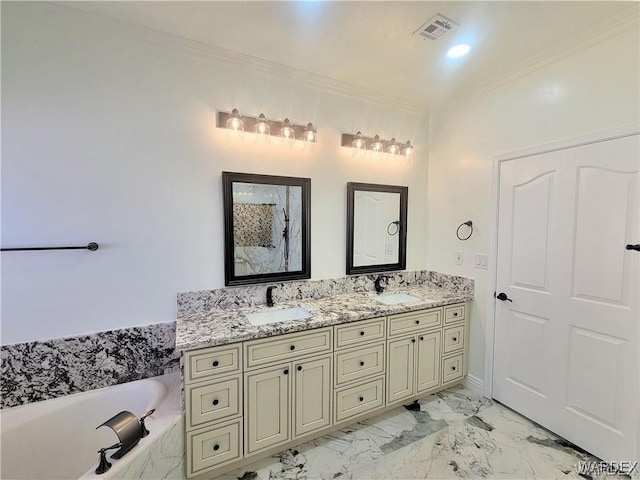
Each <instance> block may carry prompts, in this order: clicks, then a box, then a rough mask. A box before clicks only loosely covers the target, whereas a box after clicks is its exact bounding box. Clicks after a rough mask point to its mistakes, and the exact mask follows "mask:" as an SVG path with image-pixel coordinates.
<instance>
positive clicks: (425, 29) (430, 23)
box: [413, 14, 459, 40]
mask: <svg viewBox="0 0 640 480" xmlns="http://www.w3.org/2000/svg"><path fill="white" fill-rule="evenodd" d="M458 26H459V25H458V24H457V23H456V22H454V21H452V20H449V19H448V18H447V17H445V16H444V15H440V14H437V15H435V16H433V17H431V18H430V19H429V20H427V22H426V23H424V24H423V25H422V26H421V27H420V28H418V29H417V30H416V31H415V32H413V34H414V35H420V36H421V37H424V38H428V39H429V40H438V39H439V38H440V37H442V36H443V35H444V34H445V33H448V32H451V31H452V30H455V29H456V28H458Z"/></svg>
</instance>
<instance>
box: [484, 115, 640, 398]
mask: <svg viewBox="0 0 640 480" xmlns="http://www.w3.org/2000/svg"><path fill="white" fill-rule="evenodd" d="M638 134H640V125H633V126H627V127H620V128H614V129H611V130H605V131H600V132H596V133H590V134H587V135H580V136H576V137H570V138H566V139H563V140H557V141H554V142H550V143H545V144H541V145H536V146H534V147H528V148H525V149H520V150H516V151H512V152H509V153H504V154H501V155H496V156H494V157H493V166H492V174H491V176H492V185H491V211H490V217H489V219H490V222H491V223H490V230H491V234H490V238H489V258H490V259H492V260H491V261H490V262H489V271H488V277H487V285H488V286H489V290H493V291H494V292H496V291H497V290H496V289H497V285H496V282H497V264H498V227H499V225H498V214H499V211H498V204H499V199H500V167H501V165H502V162H507V161H510V160H518V159H520V158H524V157H530V156H532V155H540V154H543V153H550V152H555V151H558V150H564V149H566V148H572V147H579V146H582V145H589V144H592V143H600V142H606V141H608V140H614V139H616V138H623V137H630V136H633V135H638ZM486 298H487V309H486V312H485V314H486V316H485V318H486V328H485V351H484V384H483V387H484V396H485V397H487V398H493V360H494V349H495V320H496V317H495V315H496V302H495V299H494V298H493V293H491V291H488V292H486Z"/></svg>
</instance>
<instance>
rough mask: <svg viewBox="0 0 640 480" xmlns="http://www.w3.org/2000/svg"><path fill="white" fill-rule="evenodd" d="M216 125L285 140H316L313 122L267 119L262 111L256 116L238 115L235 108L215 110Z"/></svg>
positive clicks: (311, 141)
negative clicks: (300, 122)
mask: <svg viewBox="0 0 640 480" xmlns="http://www.w3.org/2000/svg"><path fill="white" fill-rule="evenodd" d="M217 120H218V122H217V127H218V128H224V129H227V130H230V131H240V132H242V131H244V132H251V133H254V134H256V135H257V136H256V137H254V138H258V136H260V137H271V136H275V137H278V136H279V137H282V138H284V139H287V140H302V141H305V142H308V143H316V142H317V141H318V133H317V130H316V128H315V127H314V126H313V123H307V124H306V126H305V125H297V124H293V123H291V121H290V120H289V119H288V118H285V119H284V121H282V122H280V121H279V120H267V117H265V115H264V113H261V114H260V115H259V116H258V117H257V118H256V117H249V116H246V115H240V113H239V112H238V109H237V108H234V109H233V110H231V113H229V112H222V111H218V112H217Z"/></svg>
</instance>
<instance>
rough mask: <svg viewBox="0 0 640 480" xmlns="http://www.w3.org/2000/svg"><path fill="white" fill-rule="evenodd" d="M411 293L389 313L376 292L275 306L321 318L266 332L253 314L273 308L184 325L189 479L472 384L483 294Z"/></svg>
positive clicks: (197, 318) (188, 319)
mask: <svg viewBox="0 0 640 480" xmlns="http://www.w3.org/2000/svg"><path fill="white" fill-rule="evenodd" d="M410 293H411V295H409V297H411V298H412V299H413V300H410V301H405V302H399V303H395V304H394V303H391V304H388V305H387V304H385V303H382V302H381V301H380V299H379V298H377V297H376V295H375V294H371V293H357V294H350V295H338V296H334V297H329V298H324V299H315V300H308V301H302V302H289V303H287V304H286V305H279V306H277V307H275V309H276V310H277V309H278V308H280V309H282V308H283V307H295V308H303V309H305V310H306V311H308V312H309V313H310V314H311V317H310V318H304V319H299V320H291V321H285V322H278V323H270V324H266V325H262V326H259V327H255V326H253V325H251V324H250V323H249V321H248V319H247V315H249V316H250V315H251V314H252V313H255V312H261V311H266V310H268V308H267V307H253V308H251V307H246V308H239V309H238V308H236V309H233V310H219V311H217V312H216V311H214V312H209V313H207V314H206V315H204V314H201V315H191V316H185V317H184V318H183V319H179V320H178V346H179V348H181V349H182V350H183V352H184V357H183V360H184V363H183V367H184V370H183V375H184V377H183V378H184V400H185V418H186V421H185V430H186V437H185V438H186V469H187V472H186V473H187V477H189V478H192V477H199V478H211V477H213V476H215V475H217V474H219V473H222V472H224V471H227V470H230V469H233V468H237V467H238V466H239V465H240V464H241V463H242V462H250V461H254V460H256V459H258V458H261V457H264V456H268V455H270V454H273V453H277V452H279V451H282V450H284V449H286V448H291V447H293V446H295V445H298V444H301V443H303V442H305V441H308V440H311V439H313V438H316V437H319V436H322V435H325V434H327V433H328V432H330V431H332V430H336V429H339V428H342V427H344V426H346V425H348V424H350V423H353V422H356V421H358V420H361V419H363V418H365V417H368V416H372V415H376V414H379V413H380V412H382V411H384V410H386V409H390V408H394V407H397V406H398V405H404V404H409V403H411V402H413V401H414V400H417V399H419V398H421V397H423V396H426V395H429V394H432V393H434V392H437V391H439V390H442V389H445V388H448V387H450V386H452V385H454V384H456V383H458V382H460V381H461V380H462V379H463V378H464V376H465V375H466V373H467V358H468V354H467V334H468V322H469V318H468V309H469V303H468V301H469V300H470V299H471V296H470V295H468V294H462V293H453V292H450V291H447V290H444V289H434V288H427V287H413V288H412V289H411V291H410ZM401 295H407V294H404V293H403V294H401ZM387 298H391V299H393V298H399V299H402V298H403V297H402V296H399V297H394V296H393V295H391V296H390V297H387ZM391 301H392V302H393V300H391Z"/></svg>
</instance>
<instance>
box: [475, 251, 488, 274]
mask: <svg viewBox="0 0 640 480" xmlns="http://www.w3.org/2000/svg"><path fill="white" fill-rule="evenodd" d="M473 266H474V268H481V269H482V270H487V269H488V268H489V255H486V254H484V253H476V254H475V255H474V256H473Z"/></svg>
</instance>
